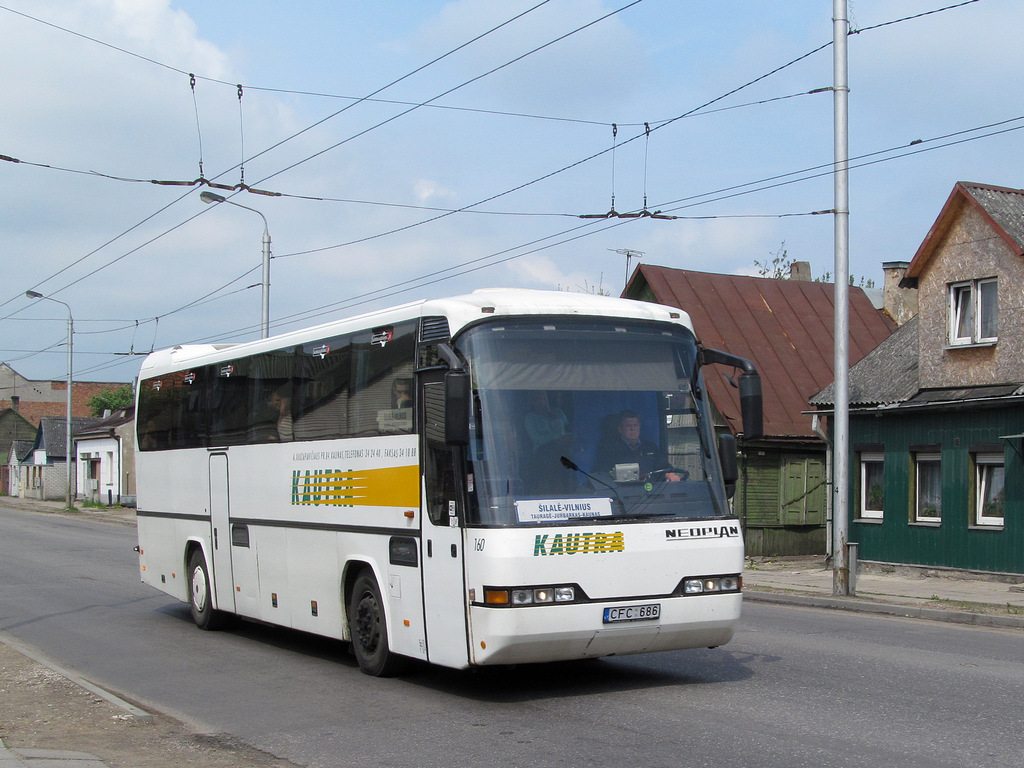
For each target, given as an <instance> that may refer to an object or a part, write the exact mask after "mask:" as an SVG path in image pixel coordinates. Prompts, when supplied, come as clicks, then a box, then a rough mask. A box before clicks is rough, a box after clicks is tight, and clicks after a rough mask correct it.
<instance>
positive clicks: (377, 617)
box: [348, 571, 405, 677]
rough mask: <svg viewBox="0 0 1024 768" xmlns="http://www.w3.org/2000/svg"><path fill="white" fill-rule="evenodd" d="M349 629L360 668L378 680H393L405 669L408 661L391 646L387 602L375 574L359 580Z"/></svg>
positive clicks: (352, 604)
mask: <svg viewBox="0 0 1024 768" xmlns="http://www.w3.org/2000/svg"><path fill="white" fill-rule="evenodd" d="M348 628H349V634H350V635H351V636H352V652H353V653H354V654H355V657H356V661H358V662H359V669H360V670H362V671H363V672H364V673H365V674H367V675H373V676H374V677H392V676H394V675H396V674H399V673H400V672H401V671H402V670H403V668H404V667H405V663H404V662H405V659H404V658H403V657H401V656H399V655H397V654H395V653H393V652H392V651H391V649H390V648H389V647H388V627H387V622H386V621H385V618H384V601H383V600H381V596H380V588H379V587H378V586H377V580H376V579H375V578H374V577H373V574H371V573H369V572H368V571H363V572H362V573H360V574H359V576H358V577H357V578H356V581H355V584H354V586H353V588H352V598H351V601H350V602H349V606H348Z"/></svg>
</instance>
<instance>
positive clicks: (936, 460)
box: [914, 453, 942, 523]
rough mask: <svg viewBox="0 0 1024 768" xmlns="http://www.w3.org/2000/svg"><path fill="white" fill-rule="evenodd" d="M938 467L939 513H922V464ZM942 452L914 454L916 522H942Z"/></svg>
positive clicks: (937, 509)
mask: <svg viewBox="0 0 1024 768" xmlns="http://www.w3.org/2000/svg"><path fill="white" fill-rule="evenodd" d="M925 465H928V466H932V465H934V466H935V467H937V468H938V473H939V498H938V507H937V508H936V511H937V512H938V514H937V515H925V514H922V509H921V468H922V466H925ZM941 484H942V454H940V453H915V454H914V522H915V523H941V522H942V485H941Z"/></svg>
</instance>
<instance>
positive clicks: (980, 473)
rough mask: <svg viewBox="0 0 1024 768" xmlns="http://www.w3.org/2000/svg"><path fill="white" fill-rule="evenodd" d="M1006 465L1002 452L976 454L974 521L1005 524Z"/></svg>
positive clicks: (988, 524)
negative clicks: (1004, 483) (1004, 484)
mask: <svg viewBox="0 0 1024 768" xmlns="http://www.w3.org/2000/svg"><path fill="white" fill-rule="evenodd" d="M1005 478H1006V466H1005V463H1004V459H1003V454H1001V453H976V454H974V523H975V525H985V526H998V527H1001V526H1002V525H1003V504H1004V501H1005V492H1004V486H1003V482H1004V480H1005Z"/></svg>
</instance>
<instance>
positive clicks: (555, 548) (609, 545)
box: [533, 531, 626, 557]
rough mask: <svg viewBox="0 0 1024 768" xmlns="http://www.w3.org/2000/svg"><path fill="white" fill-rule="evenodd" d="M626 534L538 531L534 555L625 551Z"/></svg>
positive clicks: (534, 543) (535, 538)
mask: <svg viewBox="0 0 1024 768" xmlns="http://www.w3.org/2000/svg"><path fill="white" fill-rule="evenodd" d="M625 551H626V535H625V534H624V533H623V532H622V531H616V532H615V533H598V532H593V533H564V534H563V533H556V534H554V535H552V534H550V533H538V534H537V535H536V536H535V537H534V540H533V556H534V557H545V556H547V555H577V554H579V555H593V554H599V553H603V552H625Z"/></svg>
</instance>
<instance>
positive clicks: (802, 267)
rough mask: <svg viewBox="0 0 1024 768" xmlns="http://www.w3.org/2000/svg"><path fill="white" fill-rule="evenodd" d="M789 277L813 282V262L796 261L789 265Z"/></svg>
mask: <svg viewBox="0 0 1024 768" xmlns="http://www.w3.org/2000/svg"><path fill="white" fill-rule="evenodd" d="M789 279H790V280H803V281H804V282H805V283H809V282H811V262H809V261H794V262H792V263H791V264H790V265H789Z"/></svg>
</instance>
